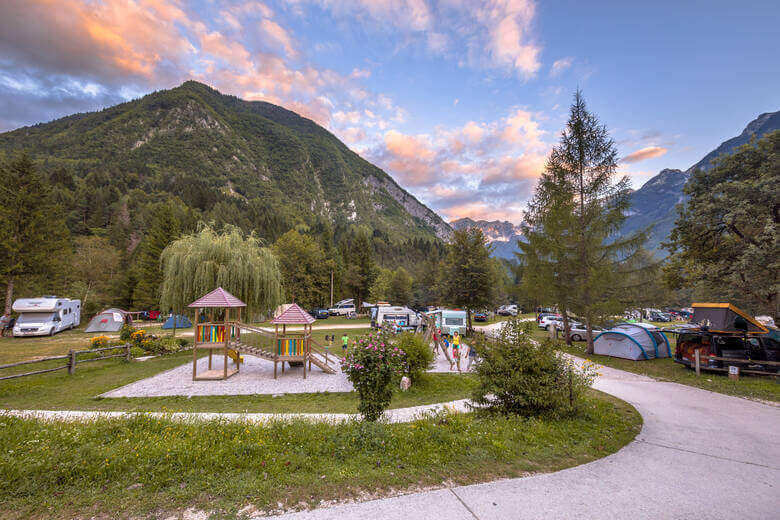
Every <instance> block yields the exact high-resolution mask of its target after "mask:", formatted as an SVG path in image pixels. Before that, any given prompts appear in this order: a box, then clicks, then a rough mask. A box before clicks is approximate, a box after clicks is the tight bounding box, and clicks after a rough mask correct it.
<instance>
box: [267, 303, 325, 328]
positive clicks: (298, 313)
mask: <svg viewBox="0 0 780 520" xmlns="http://www.w3.org/2000/svg"><path fill="white" fill-rule="evenodd" d="M314 321H315V320H314V318H312V317H311V314H309V313H308V312H306V311H305V310H303V309H301V308H300V307H299V306H298V304H297V303H293V304H292V305H290V306H289V307H287V310H285V311H284V312H283V313H281V314H280V315H279V316H277V317H276V318H274V319H273V320H271V323H274V324H279V325H309V324H311V323H314Z"/></svg>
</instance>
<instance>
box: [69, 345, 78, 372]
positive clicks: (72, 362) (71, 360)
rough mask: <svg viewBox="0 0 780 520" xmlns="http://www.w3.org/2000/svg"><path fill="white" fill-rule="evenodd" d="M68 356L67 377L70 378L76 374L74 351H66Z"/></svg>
mask: <svg viewBox="0 0 780 520" xmlns="http://www.w3.org/2000/svg"><path fill="white" fill-rule="evenodd" d="M68 355H69V356H70V357H69V358H68V375H71V376H72V375H73V374H75V373H76V351H75V350H73V349H70V350H69V351H68Z"/></svg>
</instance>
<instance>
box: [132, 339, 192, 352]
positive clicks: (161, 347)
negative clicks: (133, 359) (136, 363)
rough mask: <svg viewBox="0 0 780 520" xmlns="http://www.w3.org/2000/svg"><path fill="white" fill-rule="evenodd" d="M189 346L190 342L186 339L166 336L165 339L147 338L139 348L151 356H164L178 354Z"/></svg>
mask: <svg viewBox="0 0 780 520" xmlns="http://www.w3.org/2000/svg"><path fill="white" fill-rule="evenodd" d="M187 344H188V341H187V340H186V339H185V338H175V337H173V336H165V337H163V338H158V337H156V336H145V337H144V338H143V339H142V340H141V342H140V344H139V345H138V346H139V347H141V348H142V349H144V350H145V351H146V352H147V353H149V354H155V355H158V356H162V355H165V354H172V353H174V352H178V351H180V350H182V349H183V348H185V347H186V346H187Z"/></svg>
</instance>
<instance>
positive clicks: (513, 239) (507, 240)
mask: <svg viewBox="0 0 780 520" xmlns="http://www.w3.org/2000/svg"><path fill="white" fill-rule="evenodd" d="M450 225H451V226H452V229H467V228H472V227H477V228H479V229H481V230H482V232H483V233H484V234H485V236H486V237H487V238H488V241H489V242H490V244H491V245H492V246H493V253H492V255H491V256H494V257H498V258H506V259H514V258H515V252H516V251H517V247H518V246H517V242H518V241H519V240H520V226H515V225H514V224H512V223H511V222H506V221H502V220H472V219H470V218H468V217H465V218H460V219H457V220H453V221H452V222H450Z"/></svg>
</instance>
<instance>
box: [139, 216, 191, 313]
mask: <svg viewBox="0 0 780 520" xmlns="http://www.w3.org/2000/svg"><path fill="white" fill-rule="evenodd" d="M181 232H182V229H181V222H179V219H178V218H177V217H176V214H175V212H174V208H173V204H172V203H170V202H169V203H165V204H160V205H159V206H157V208H156V209H155V211H154V213H153V216H152V222H151V225H150V227H149V229H148V230H147V231H146V234H145V235H144V238H143V240H142V241H141V245H140V246H139V255H138V260H137V262H136V265H135V271H136V279H137V282H136V285H135V288H134V290H133V306H134V307H135V308H137V309H156V308H157V306H158V305H159V303H160V285H161V284H162V269H161V267H160V255H161V254H162V252H163V250H164V249H165V248H166V247H167V246H168V244H170V243H171V242H173V241H174V240H176V239H177V238H179V236H180V235H181Z"/></svg>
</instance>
